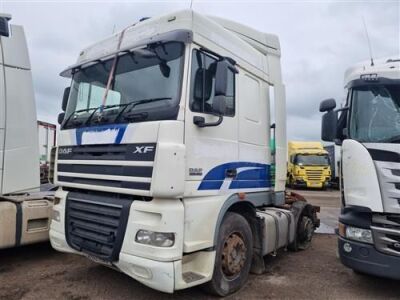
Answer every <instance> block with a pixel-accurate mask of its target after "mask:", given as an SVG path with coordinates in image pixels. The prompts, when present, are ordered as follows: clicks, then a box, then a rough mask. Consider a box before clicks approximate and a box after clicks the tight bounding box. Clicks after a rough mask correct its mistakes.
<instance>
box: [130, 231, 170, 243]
mask: <svg viewBox="0 0 400 300" xmlns="http://www.w3.org/2000/svg"><path fill="white" fill-rule="evenodd" d="M135 241H136V242H137V243H139V244H145V245H152V246H156V247H172V246H173V245H174V244H175V234H174V233H172V232H155V231H150V230H139V231H138V232H137V233H136V237H135Z"/></svg>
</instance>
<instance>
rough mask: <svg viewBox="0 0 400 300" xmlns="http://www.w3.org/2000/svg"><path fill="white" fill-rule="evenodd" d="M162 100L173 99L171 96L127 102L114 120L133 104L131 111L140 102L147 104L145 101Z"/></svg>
mask: <svg viewBox="0 0 400 300" xmlns="http://www.w3.org/2000/svg"><path fill="white" fill-rule="evenodd" d="M161 100H172V98H171V97H159V98H148V99H142V100H133V101H130V102H128V103H126V104H125V107H124V108H123V109H122V110H121V111H120V112H119V114H118V115H117V116H116V117H115V119H114V122H117V121H118V120H119V118H120V117H121V116H122V114H123V113H124V112H125V110H126V109H127V108H128V107H129V106H132V107H131V108H130V109H129V110H128V112H129V111H131V110H132V109H134V108H135V107H136V106H138V105H140V104H145V103H150V102H156V101H161Z"/></svg>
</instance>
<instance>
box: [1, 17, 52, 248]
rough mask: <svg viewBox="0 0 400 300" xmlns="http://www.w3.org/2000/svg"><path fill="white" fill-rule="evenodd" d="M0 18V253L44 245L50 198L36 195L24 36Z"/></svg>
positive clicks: (37, 183)
mask: <svg viewBox="0 0 400 300" xmlns="http://www.w3.org/2000/svg"><path fill="white" fill-rule="evenodd" d="M10 19H11V16H10V15H6V14H0V249H1V248H7V247H13V246H19V245H25V244H30V243H34V242H40V241H45V240H48V230H49V226H50V219H51V216H50V215H51V206H52V202H51V200H52V193H47V192H46V193H40V192H39V190H40V174H39V146H38V131H37V128H36V107H35V99H34V93H33V84H32V75H31V66H30V62H29V56H28V49H27V44H26V40H25V35H24V30H23V28H22V27H21V26H17V25H11V26H9V24H8V22H9V20H10Z"/></svg>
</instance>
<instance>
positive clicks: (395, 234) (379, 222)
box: [371, 215, 400, 256]
mask: <svg viewBox="0 0 400 300" xmlns="http://www.w3.org/2000/svg"><path fill="white" fill-rule="evenodd" d="M372 222H373V226H371V229H372V234H373V238H374V243H375V247H376V249H377V250H378V251H380V252H383V253H386V254H389V255H395V256H400V218H399V217H398V216H396V215H393V216H391V215H388V216H383V215H376V216H373V217H372Z"/></svg>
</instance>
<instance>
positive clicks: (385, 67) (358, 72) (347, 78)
mask: <svg viewBox="0 0 400 300" xmlns="http://www.w3.org/2000/svg"><path fill="white" fill-rule="evenodd" d="M370 74H371V75H372V74H373V75H375V74H376V76H377V77H383V78H387V79H400V56H397V57H396V56H392V57H386V58H380V59H376V60H374V64H373V65H371V61H370V60H369V61H363V62H360V63H358V64H356V65H354V66H352V67H350V68H348V69H347V70H346V72H345V75H344V85H345V86H347V85H348V84H349V83H350V82H351V81H353V80H357V79H360V78H361V77H362V76H363V75H370Z"/></svg>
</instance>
